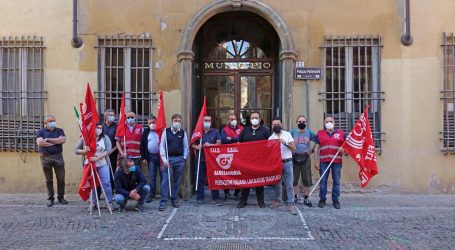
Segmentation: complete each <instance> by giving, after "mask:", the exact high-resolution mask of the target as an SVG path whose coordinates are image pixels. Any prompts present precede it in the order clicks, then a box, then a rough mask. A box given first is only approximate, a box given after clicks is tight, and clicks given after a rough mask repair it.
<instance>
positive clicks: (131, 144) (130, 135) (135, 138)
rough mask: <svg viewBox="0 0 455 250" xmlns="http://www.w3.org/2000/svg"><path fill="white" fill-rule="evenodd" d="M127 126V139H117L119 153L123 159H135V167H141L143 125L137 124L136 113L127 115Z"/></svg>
mask: <svg viewBox="0 0 455 250" xmlns="http://www.w3.org/2000/svg"><path fill="white" fill-rule="evenodd" d="M126 125H127V126H126V128H127V129H126V130H125V137H120V138H116V139H117V149H118V152H119V154H120V155H121V156H122V157H125V158H127V157H128V158H131V159H133V161H134V165H135V166H137V167H141V136H142V130H143V128H142V126H141V124H138V123H137V122H136V114H135V113H134V112H128V113H126ZM125 139H126V142H125ZM125 145H126V146H125ZM125 148H126V151H125Z"/></svg>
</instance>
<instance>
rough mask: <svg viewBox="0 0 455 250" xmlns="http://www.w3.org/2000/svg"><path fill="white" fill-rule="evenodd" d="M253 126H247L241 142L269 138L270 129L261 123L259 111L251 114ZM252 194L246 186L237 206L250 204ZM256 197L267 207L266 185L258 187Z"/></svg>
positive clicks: (241, 136) (259, 202)
mask: <svg viewBox="0 0 455 250" xmlns="http://www.w3.org/2000/svg"><path fill="white" fill-rule="evenodd" d="M250 122H251V126H248V127H245V129H244V130H243V131H242V133H241V134H240V136H239V141H240V142H251V141H260V140H267V139H268V138H269V136H270V130H269V129H268V128H266V127H264V126H263V125H261V115H260V114H259V112H252V113H251V115H250ZM249 195H250V189H249V188H244V189H242V191H241V194H240V202H239V204H238V205H237V208H243V207H246V205H247V204H248V196H249ZM256 197H257V201H258V204H259V207H260V208H265V207H266V206H265V202H264V187H257V188H256Z"/></svg>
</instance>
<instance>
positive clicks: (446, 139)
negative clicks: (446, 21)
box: [441, 33, 455, 153]
mask: <svg viewBox="0 0 455 250" xmlns="http://www.w3.org/2000/svg"><path fill="white" fill-rule="evenodd" d="M442 39H443V40H442V50H443V54H442V56H443V66H444V72H443V73H444V75H443V88H442V91H441V94H442V97H441V99H442V101H443V103H444V108H443V112H444V113H443V116H444V120H443V131H442V132H441V134H442V141H443V145H442V146H443V152H445V153H455V119H454V112H455V110H454V105H455V37H454V34H453V33H450V34H446V33H443V35H442Z"/></svg>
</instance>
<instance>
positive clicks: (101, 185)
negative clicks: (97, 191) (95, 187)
mask: <svg viewBox="0 0 455 250" xmlns="http://www.w3.org/2000/svg"><path fill="white" fill-rule="evenodd" d="M96 177H98V181H99V183H100V187H101V191H102V192H103V195H104V199H105V200H106V203H107V208H108V209H109V212H110V213H111V214H112V209H111V205H110V204H109V201H108V200H107V196H106V192H105V191H104V187H103V184H102V183H101V179H100V175H99V174H97V175H96ZM98 207H99V206H98Z"/></svg>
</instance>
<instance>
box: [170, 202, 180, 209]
mask: <svg viewBox="0 0 455 250" xmlns="http://www.w3.org/2000/svg"><path fill="white" fill-rule="evenodd" d="M172 206H173V207H175V208H179V207H180V204H179V202H178V201H177V202H172Z"/></svg>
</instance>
